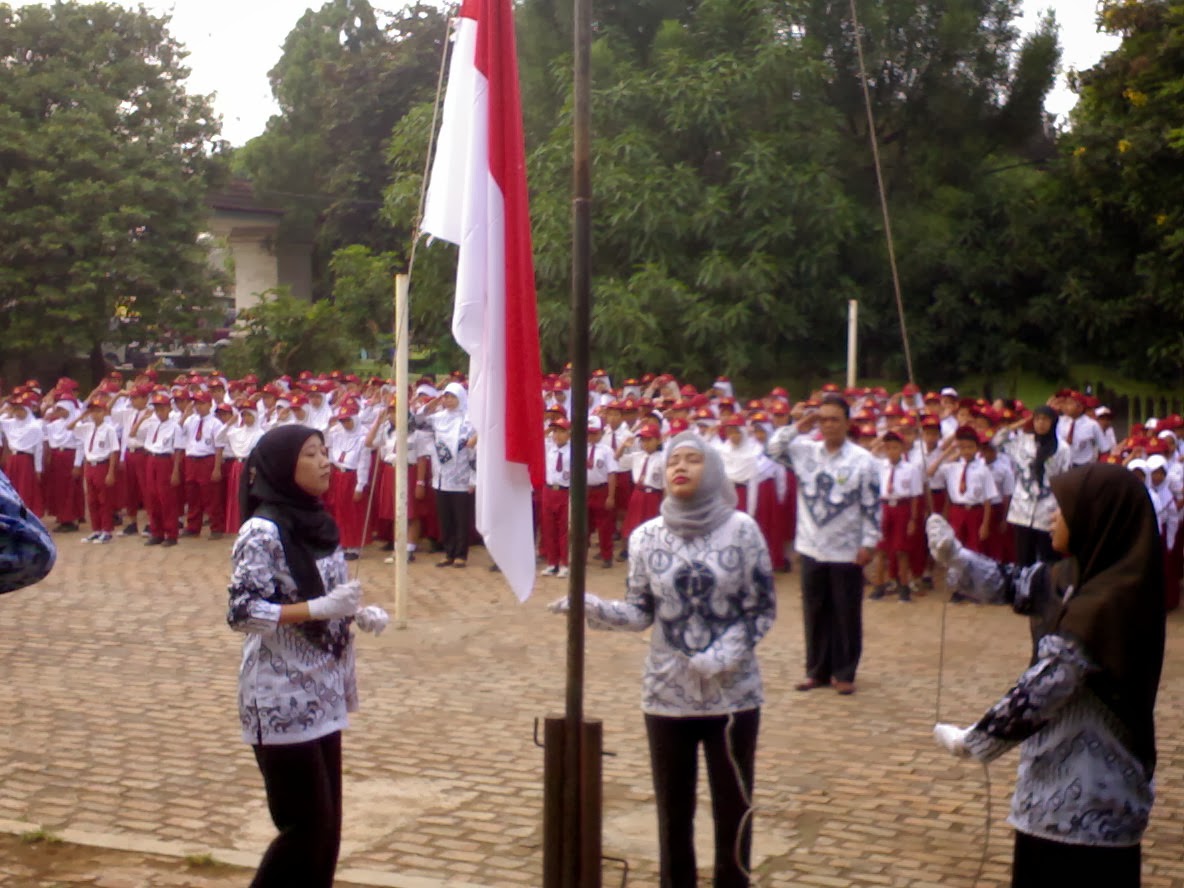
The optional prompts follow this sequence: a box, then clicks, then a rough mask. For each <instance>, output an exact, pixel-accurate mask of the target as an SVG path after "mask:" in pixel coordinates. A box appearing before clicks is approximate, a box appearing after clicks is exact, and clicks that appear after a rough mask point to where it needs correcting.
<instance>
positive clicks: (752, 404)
mask: <svg viewBox="0 0 1184 888" xmlns="http://www.w3.org/2000/svg"><path fill="white" fill-rule="evenodd" d="M764 406H765V403H764V401H762V400H761V399H760V398H753V399H752V400H750V401H749V402H748V403H747V404H745V405H744V409H745V410H760V409H761V408H762V407H764Z"/></svg>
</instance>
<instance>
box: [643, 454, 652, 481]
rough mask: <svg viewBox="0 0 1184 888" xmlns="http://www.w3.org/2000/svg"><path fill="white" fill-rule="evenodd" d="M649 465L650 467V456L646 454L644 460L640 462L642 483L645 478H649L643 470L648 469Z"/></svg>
mask: <svg viewBox="0 0 1184 888" xmlns="http://www.w3.org/2000/svg"><path fill="white" fill-rule="evenodd" d="M649 467H650V458H649V455H648V454H647V455H646V458H645V462H643V463H642V464H641V483H642V484H645V482H646V479H647V478H649V475H647V474H646V473H645V470H646V469H648V468H649Z"/></svg>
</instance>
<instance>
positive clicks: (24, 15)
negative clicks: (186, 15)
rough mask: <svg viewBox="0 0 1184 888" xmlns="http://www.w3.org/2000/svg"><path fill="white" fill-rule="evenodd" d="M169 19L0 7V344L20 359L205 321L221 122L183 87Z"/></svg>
mask: <svg viewBox="0 0 1184 888" xmlns="http://www.w3.org/2000/svg"><path fill="white" fill-rule="evenodd" d="M167 22H168V20H167V18H160V17H156V16H153V15H150V14H148V13H146V12H144V11H143V10H142V9H141V10H139V11H131V10H127V9H124V8H123V7H121V6H117V5H115V4H106V3H94V4H88V5H79V4H75V3H62V2H59V3H55V4H54V5H52V6H48V7H46V6H25V7H22V8H20V9H13V8H12V7H11V6H9V5H7V4H0V174H2V176H3V179H2V183H3V184H2V185H0V307H2V308H0V341H2V342H3V343H4V349H3V351H4V356H5V358H6V359H8V360H10V361H12V362H14V363H16V362H30V363H31V364H38V365H39V364H43V363H44V361H42V360H41V356H42V355H43V354H44V353H46V352H49V353H52V354H56V355H58V356H61V357H62V358H63V359H65V358H68V357H69V356H70V355H72V354H74V353H77V352H84V353H92V354H99V351H98V349H99V343H101V342H111V341H118V340H120V339H139V340H146V339H155V338H160V337H164V336H165V335H166V331H171V332H178V333H180V332H186V331H192V330H193V329H194V328H195V326H196V325H197V323H198V322H199V321H201V320H203V319H204V314H203V311H202V309H203V308H204V307H206V306H208V305H209V304H210V299H211V296H212V294H213V291H214V287H215V284H216V277H215V275H214V273H213V272H212V270H211V269H210V267H209V265H208V262H207V258H208V256H207V250H206V248H205V247H204V246H203V245H201V244H200V243H199V234H200V232H201V231H202V227H203V225H204V224H205V221H206V215H207V211H206V208H205V206H204V198H205V195H206V193H207V191H208V189H209V187H210V186H211V184H214V183H215V182H216V180H217V178H218V176H219V173H220V170H221V168H222V166H223V164H221V163H220V161H219V158H218V156H217V153H216V151H217V149H218V147H219V144H218V143H217V142H216V141H215V140H216V137H217V135H218V132H219V125H218V122H217V121H216V119H215V118H214V115H213V113H212V111H211V109H210V104H209V101H208V100H207V98H206V97H204V96H192V95H188V94H187V93H186V92H185V88H184V81H185V78H186V76H187V74H188V71H187V69H186V68H185V67H184V65H183V61H184V58H185V52H184V51H183V49H182V48H181V47H180V45H179V44H177V43H176V41H175V40H173V38H172V37H171V36H170V34H169V32H168V28H167ZM117 315H118V316H121V317H123V318H124V319H126V320H127V321H128V322H127V323H119V322H116V321H115V320H114V319H115V318H116V316H117Z"/></svg>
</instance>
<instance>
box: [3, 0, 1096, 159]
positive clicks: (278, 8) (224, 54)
mask: <svg viewBox="0 0 1184 888" xmlns="http://www.w3.org/2000/svg"><path fill="white" fill-rule="evenodd" d="M120 2H123V3H124V5H126V6H134V5H137V4H136V2H133V0H120ZM142 2H143V3H144V5H145V6H146V7H148V8H149V9H150V10H153V11H154V12H158V13H171V15H172V17H173V21H172V31H173V34H174V36H176V37H177V39H178V40H180V41H181V42H182V43H184V44H185V45H186V47H188V49H189V52H190V56H189V59H188V64H189V66H190V68H191V69H192V71H193V73H192V75H191V76H190V79H189V89H190V91H191V92H203V93H216V94H217V95H216V97H215V101H214V107H215V109H216V110H217V111H218V112H219V113H220V114H221V115H222V134H223V136H224V137H225V138H226V139H228V140H229V141H230V142H231V144H233V145H241V144H243V143H244V142H246V141H247V140H248V139H250V138H252V137H254V136H257V135H258V134H259V133H261V132H262V131H263V127H264V124H266V123H267V118H268V117H269V116H270V115H271V114H273V113H274V111H275V105H274V103H273V102H272V99H271V89H270V87H269V85H268V82H267V72H268V71H269V70H270V69H271V67H272V66H273V65H274V64H275V63H276V61H277V60H278V59H279V55H280V48H281V46H282V44H283V42H284V37H286V36H287V34H288V32H289V31H290V30H291V29H292V26H293V25H295V24H296V21H297V20H298V19H299V18H300V16H301V15H302V14H303V13H304V11H305V9H307V8H308V7H309V6H310V5H313V4H310V3H309V0H169V2H160V0H142ZM314 2H315V5H316V6H318V7H319V6H320V5H321V4H320V2H319V0H314ZM15 5H17V6H27V5H30V0H16V3H15ZM390 5H391V6H394V5H395V4H394V3H392V4H390ZM1093 6H1094V4H1093V2H1091V0H1024V10H1025V16H1024V19H1023V21H1022V23H1021V25H1022V28H1023V30H1025V31H1028V30H1031V29H1033V28H1034V27H1035V26H1036V22H1037V20H1038V17H1039V15H1040V12H1041V11H1042V10H1045V9H1048V8H1052V9H1054V10H1055V11H1056V13H1057V21H1058V22H1059V23H1060V25H1061V44H1062V47H1063V50H1064V54H1063V59H1062V67H1063V68H1064V69H1066V70H1067V69H1069V68H1077V69H1083V68H1088V67H1089V66H1090V65H1092V64H1093V63H1094V62H1095V61H1097V59H1098V57H1099V56H1100V55H1101V54H1102V53H1103V52H1105V51H1107V50H1109V49H1112V48H1113V47H1114V46H1115V45H1116V43H1117V41H1115V40H1114V39H1112V38H1110V37H1108V36H1104V35H1100V34H1098V33H1097V29H1096V27H1095V25H1094V13H1093ZM1074 101H1075V96H1073V94H1072V93H1070V92H1069V91H1068V90H1067V89H1066V88H1065V78H1064V73H1063V72H1062V74H1061V76H1060V77H1059V78H1058V80H1057V89H1056V91H1055V92H1054V93H1053V95H1052V96H1051V97H1050V98H1049V101H1048V110H1049V111H1052V112H1053V113H1056V114H1058V115H1062V116H1063V115H1064V114H1065V113H1066V112H1067V111H1068V110H1069V109H1070V108H1072V107H1073V103H1074Z"/></svg>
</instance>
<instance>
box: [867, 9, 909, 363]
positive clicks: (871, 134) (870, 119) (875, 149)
mask: <svg viewBox="0 0 1184 888" xmlns="http://www.w3.org/2000/svg"><path fill="white" fill-rule="evenodd" d="M851 24H852V26H853V28H854V30H855V51H856V53H857V54H858V55H859V82H860V85H862V86H863V104H864V106H865V107H866V109H867V137H868V140H869V141H870V142H871V143H872V160H873V161H875V167H876V189H877V190H878V191H879V193H880V212H881V213H883V216H884V238H885V240H886V241H887V242H888V263H889V265H890V266H891V268H892V288H893V290H894V291H895V293H896V313H897V314H898V315H899V316H900V336H901V339H902V341H903V342H904V362H905V366H906V368H907V369H908V373H909V382H911V383H913V384H914V385H915V384H916V382H917V380H916V378H915V377H914V376H913V355H912V352H911V351H910V349H909V331H908V327H907V326H906V325H905V320H904V296H903V295H902V294H901V289H900V273H899V272H898V271H897V268H896V246H895V245H894V243H893V241H892V218H891V217H890V216H889V214H888V193H887V191H886V190H885V188H884V173H883V170H882V169H881V168H880V146H879V140H878V139H877V137H876V116H875V114H874V113H873V112H872V97H871V93H870V92H869V91H868V88H867V67H866V65H865V63H864V60H863V38H862V36H861V35H860V28H859V13H858V12H857V11H856V9H855V0H851Z"/></svg>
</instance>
